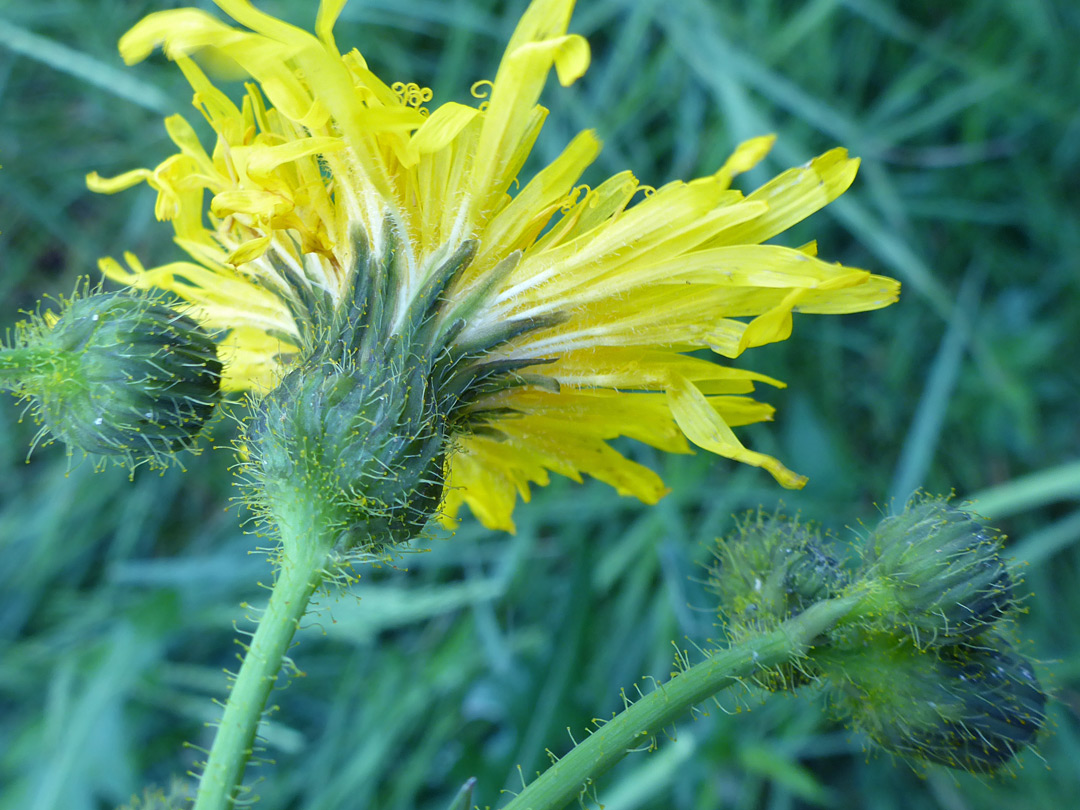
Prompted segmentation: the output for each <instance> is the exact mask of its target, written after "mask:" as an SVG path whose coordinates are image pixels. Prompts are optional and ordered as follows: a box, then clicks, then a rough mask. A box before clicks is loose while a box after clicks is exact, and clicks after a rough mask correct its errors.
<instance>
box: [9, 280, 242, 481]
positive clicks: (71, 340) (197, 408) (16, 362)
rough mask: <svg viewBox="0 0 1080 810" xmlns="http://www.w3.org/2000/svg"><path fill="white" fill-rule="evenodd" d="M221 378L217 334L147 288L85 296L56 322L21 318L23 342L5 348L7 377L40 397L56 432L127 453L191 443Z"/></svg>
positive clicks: (146, 453) (93, 448)
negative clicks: (139, 292) (141, 292)
mask: <svg viewBox="0 0 1080 810" xmlns="http://www.w3.org/2000/svg"><path fill="white" fill-rule="evenodd" d="M220 381H221V362H220V361H219V360H218V358H217V347H216V345H215V343H214V340H213V338H211V336H210V335H209V334H207V333H206V332H205V331H204V330H203V329H202V328H201V327H200V326H199V325H198V324H197V323H195V321H193V320H192V319H191V318H189V317H187V316H186V315H182V314H180V313H178V312H176V311H175V310H174V309H172V308H170V307H169V306H167V305H166V304H165V303H163V302H162V301H160V300H158V299H154V298H151V297H147V296H144V295H131V294H123V293H97V294H91V295H88V296H85V297H81V298H80V297H76V298H74V299H73V300H71V301H66V302H64V309H63V310H62V312H61V313H60V315H59V317H58V318H56V319H55V321H54V322H53V323H52V324H51V325H50V324H49V323H48V322H47V321H46V319H45V318H44V317H40V316H34V317H33V318H32V319H31V320H30V321H24V322H23V323H20V324H19V325H18V326H17V327H16V342H15V345H14V346H13V347H11V348H4V349H0V384H2V385H3V386H4V387H7V388H10V389H12V390H13V391H14V392H15V393H16V394H18V395H20V396H22V397H25V398H27V399H29V400H31V402H32V403H33V404H34V406H35V408H36V412H37V415H38V417H39V418H40V419H41V421H43V422H44V424H45V429H46V430H47V431H48V432H49V433H51V434H52V435H53V436H55V437H56V438H58V439H60V440H61V441H63V442H64V443H65V444H67V445H69V446H71V447H78V448H81V449H82V450H84V451H86V452H88V453H97V454H101V455H106V456H120V457H122V458H124V459H126V460H127V462H128V463H133V462H136V461H142V460H149V461H151V462H153V463H158V464H163V463H166V461H167V458H168V456H169V454H171V453H173V452H175V451H178V450H181V449H190V448H191V447H192V443H193V440H194V438H195V436H196V435H197V434H198V433H199V432H200V431H201V430H202V428H203V426H204V425H205V424H206V421H207V420H208V419H209V418H210V415H211V414H212V412H213V410H214V406H215V404H216V403H217V401H218V396H219V390H220Z"/></svg>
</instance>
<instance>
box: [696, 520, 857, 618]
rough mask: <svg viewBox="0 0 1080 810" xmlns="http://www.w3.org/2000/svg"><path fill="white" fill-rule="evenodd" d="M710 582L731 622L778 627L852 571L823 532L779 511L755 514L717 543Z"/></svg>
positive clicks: (841, 582) (827, 594)
mask: <svg viewBox="0 0 1080 810" xmlns="http://www.w3.org/2000/svg"><path fill="white" fill-rule="evenodd" d="M713 556H714V558H715V562H714V564H713V565H712V566H711V567H710V568H709V579H708V583H707V584H708V586H709V588H710V590H712V591H713V592H714V593H715V594H717V595H718V596H719V597H720V608H721V610H722V611H723V612H724V613H725V615H726V616H727V618H728V621H729V623H730V624H731V625H733V626H736V627H740V628H742V627H745V628H748V629H766V628H771V627H775V626H776V625H778V624H780V623H781V622H783V621H784V620H785V619H788V618H790V617H792V616H795V615H797V614H799V613H801V612H802V611H803V610H805V609H806V608H807V607H809V606H810V605H812V604H814V603H815V602H818V601H820V600H822V599H827V598H829V597H830V596H834V595H836V594H837V593H839V592H840V591H841V590H842V589H843V588H844V586H845V585H846V584H847V580H848V577H847V573H846V572H845V571H844V569H843V568H842V567H841V565H840V563H839V562H838V561H837V560H836V559H835V558H834V557H833V556H831V555H830V554H829V553H828V550H827V547H826V545H825V543H824V542H823V540H822V537H821V534H820V532H819V531H817V530H816V529H814V528H812V527H810V526H807V525H804V524H800V523H799V522H798V521H797V520H795V519H793V518H788V517H786V516H784V515H782V514H780V513H778V512H774V513H772V514H769V513H766V512H764V511H762V510H760V509H759V510H758V511H757V512H756V513H755V512H749V513H747V514H746V516H745V517H744V518H743V519H742V520H741V521H738V522H737V524H736V529H735V531H734V532H732V533H731V534H730V535H728V536H727V537H726V538H724V539H723V540H718V541H717V546H716V549H715V550H714V551H713Z"/></svg>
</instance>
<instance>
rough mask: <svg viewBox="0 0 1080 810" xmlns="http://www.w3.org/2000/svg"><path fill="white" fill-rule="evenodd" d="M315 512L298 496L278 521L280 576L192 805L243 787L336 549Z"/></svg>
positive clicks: (222, 799) (219, 806) (215, 802)
mask: <svg viewBox="0 0 1080 810" xmlns="http://www.w3.org/2000/svg"><path fill="white" fill-rule="evenodd" d="M313 512H314V510H310V509H309V510H305V509H304V506H303V503H302V502H300V501H299V500H298V501H295V502H293V503H292V504H291V508H288V510H287V511H286V512H285V513H284V514H283V515H282V518H283V519H282V520H281V521H280V522H279V530H280V532H281V540H282V544H281V548H282V551H281V554H280V558H279V560H278V570H277V580H276V581H275V583H274V587H273V590H272V592H271V595H270V602H269V604H268V605H267V606H266V611H265V612H264V613H263V615H262V618H261V619H260V620H259V624H258V627H257V628H256V630H255V634H254V636H252V638H251V643H250V644H249V645H246V650H245V652H244V656H243V663H242V664H241V666H240V671H239V672H238V673H237V675H236V678H235V680H234V681H233V683H232V688H231V690H230V691H229V697H228V699H227V701H226V703H225V712H224V714H223V715H222V718H221V721H220V723H219V724H218V729H217V734H216V736H215V737H214V742H213V745H212V746H211V748H210V753H209V756H208V758H207V760H206V763H205V765H204V767H203V775H202V780H201V781H200V783H199V791H198V793H197V795H196V798H195V805H194V810H228V808H230V807H232V806H233V803H234V801H235V800H236V799H237V798H238V797H239V794H240V793H241V792H242V791H243V790H244V788H242V787H241V784H242V780H243V778H244V770H245V769H246V767H247V764H248V762H249V761H250V760H251V757H252V756H253V754H254V752H255V744H256V735H257V732H258V727H259V723H260V721H261V720H262V718H263V717H264V715H265V713H266V704H267V701H268V700H269V698H270V693H271V692H272V691H273V689H274V686H275V684H276V683H277V678H278V674H279V673H280V672H281V669H282V666H283V665H284V664H285V662H286V660H287V653H288V650H289V647H290V646H291V644H292V639H293V636H294V635H295V634H296V630H297V629H298V628H299V626H300V620H301V619H302V618H303V617H304V614H305V613H306V612H307V607H308V603H309V602H310V601H311V596H312V594H314V592H315V590H316V589H317V588H318V587H319V585H320V584H321V583H322V581H323V578H324V576H325V571H326V568H327V563H328V561H329V558H330V556H331V554H332V553H333V552H332V546H333V543H332V542H331V541H330V538H329V535H328V533H327V531H326V529H325V526H320V519H319V517H318V515H316V514H313ZM272 710H273V707H271V709H270V711H272Z"/></svg>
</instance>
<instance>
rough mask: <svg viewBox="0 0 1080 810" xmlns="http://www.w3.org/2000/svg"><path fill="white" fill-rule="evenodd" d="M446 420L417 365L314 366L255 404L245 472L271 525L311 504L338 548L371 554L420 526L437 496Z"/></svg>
mask: <svg viewBox="0 0 1080 810" xmlns="http://www.w3.org/2000/svg"><path fill="white" fill-rule="evenodd" d="M446 434H447V430H446V421H445V417H444V416H443V414H442V413H440V411H439V409H438V408H437V407H436V401H435V399H434V397H433V396H432V392H431V386H430V384H429V382H428V380H427V377H426V373H425V368H424V367H423V365H422V364H421V363H420V361H419V360H417V359H416V358H411V359H409V358H407V356H403V355H398V358H397V361H396V362H386V363H382V362H379V363H369V364H364V365H363V367H359V366H357V365H354V364H353V363H352V362H351V361H349V362H346V363H344V364H341V363H337V362H334V361H331V360H328V359H313V360H312V361H311V362H309V363H305V364H304V365H303V366H300V367H298V368H296V369H294V370H293V371H291V372H290V373H289V374H288V375H286V376H285V378H284V379H283V380H282V381H281V383H280V384H279V385H278V387H277V388H275V389H274V390H273V391H272V392H270V393H269V394H267V395H266V397H264V398H263V399H262V400H261V401H260V402H259V403H257V405H256V409H255V415H254V417H253V419H252V421H251V423H250V425H249V427H248V431H247V439H246V441H247V446H248V447H249V448H250V450H251V452H252V463H251V467H250V470H251V472H252V473H253V476H254V478H255V479H256V481H257V483H258V486H257V487H256V491H257V492H259V493H260V494H259V498H260V500H261V502H262V505H263V506H264V508H265V509H266V510H268V512H269V513H270V514H271V516H272V517H273V519H274V520H275V521H279V522H280V521H282V520H284V521H286V522H288V520H289V518H288V515H287V514H285V512H287V511H288V510H293V511H295V510H296V507H297V505H298V504H301V503H302V502H303V501H309V502H310V501H316V502H317V503H318V506H319V509H320V513H319V520H320V522H321V523H322V524H323V525H329V526H332V527H333V529H334V531H335V533H336V535H337V539H336V548H337V549H338V550H339V551H348V550H351V549H354V548H363V549H365V550H373V551H374V550H378V549H379V548H381V547H383V546H387V545H392V544H395V543H400V542H404V541H406V540H408V539H410V538H412V537H413V536H415V535H416V533H417V532H418V531H419V530H420V529H421V528H423V526H424V525H425V524H426V523H427V521H428V519H429V518H430V517H431V515H432V514H433V513H434V512H435V511H436V509H437V508H438V505H439V502H440V501H441V499H442V490H443V464H444V459H445V453H446V443H447V437H446Z"/></svg>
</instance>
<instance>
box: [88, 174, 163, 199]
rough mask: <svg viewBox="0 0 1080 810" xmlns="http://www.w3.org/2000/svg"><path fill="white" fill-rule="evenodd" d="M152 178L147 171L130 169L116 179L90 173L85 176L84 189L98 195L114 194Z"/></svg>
mask: <svg viewBox="0 0 1080 810" xmlns="http://www.w3.org/2000/svg"><path fill="white" fill-rule="evenodd" d="M152 176H153V173H152V172H151V171H150V170H149V169H132V170H131V171H129V172H124V173H123V174H118V175H116V177H102V176H101V175H100V174H98V173H97V172H90V173H89V174H88V175H86V187H87V188H88V189H90V190H91V191H93V192H96V193H98V194H116V193H118V192H121V191H126V190H127V189H129V188H131V187H132V186H137V185H138V184H139V183H142V182H143V181H145V180H149V179H150V178H151V177H152Z"/></svg>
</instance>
